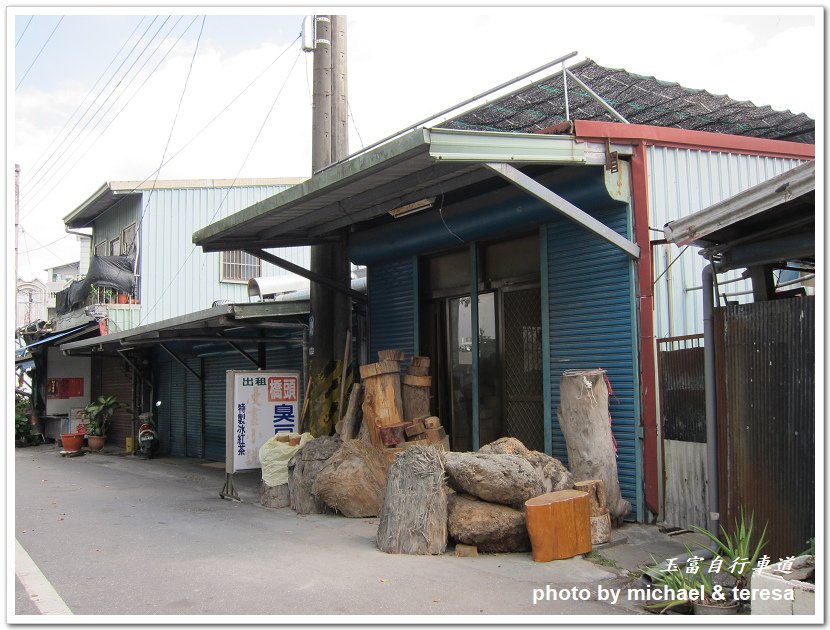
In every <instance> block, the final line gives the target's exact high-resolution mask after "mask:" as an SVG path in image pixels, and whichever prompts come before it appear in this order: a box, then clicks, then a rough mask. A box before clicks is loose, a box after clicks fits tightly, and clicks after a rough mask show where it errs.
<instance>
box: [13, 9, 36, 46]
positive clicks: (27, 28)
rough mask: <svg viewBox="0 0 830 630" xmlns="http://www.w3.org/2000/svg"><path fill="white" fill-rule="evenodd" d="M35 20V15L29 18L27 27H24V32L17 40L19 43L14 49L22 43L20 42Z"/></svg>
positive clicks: (16, 43)
mask: <svg viewBox="0 0 830 630" xmlns="http://www.w3.org/2000/svg"><path fill="white" fill-rule="evenodd" d="M34 19H35V16H34V15H30V16H29V21H28V22H26V26H24V27H23V32H22V33H20V37H18V38H17V41H16V42H15V43H14V47H15V48H17V45H18V44H19V43H20V40H21V39H23V36H24V35H25V34H26V31H28V30H29V24H31V23H32V20H34Z"/></svg>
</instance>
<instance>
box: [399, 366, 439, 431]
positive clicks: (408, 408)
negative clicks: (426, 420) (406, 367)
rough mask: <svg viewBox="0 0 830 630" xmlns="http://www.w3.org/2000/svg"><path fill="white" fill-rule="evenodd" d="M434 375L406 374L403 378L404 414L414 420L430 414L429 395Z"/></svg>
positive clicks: (408, 418)
mask: <svg viewBox="0 0 830 630" xmlns="http://www.w3.org/2000/svg"><path fill="white" fill-rule="evenodd" d="M431 388H432V377H430V376H412V375H411V374H404V376H403V379H402V392H401V395H402V398H403V415H404V418H405V419H407V420H414V419H415V418H421V417H423V416H428V415H429V395H430V390H431Z"/></svg>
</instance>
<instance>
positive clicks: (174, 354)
mask: <svg viewBox="0 0 830 630" xmlns="http://www.w3.org/2000/svg"><path fill="white" fill-rule="evenodd" d="M159 347H160V348H161V349H162V350H164V351H165V352H166V353H167V354H169V355H170V356H171V357H173V360H174V361H176V362H177V363H178V364H179V365H181V366H182V367H183V368H184V369H185V370H187V371H188V372H190V373H191V374H192V375H193V376H195V377H196V378H198V379H199V380H200V381H201V380H202V375H201V374H199V373H198V372H197V371H196V370H194V369H193V368H192V367H190V366H189V365H188V364H187V363H185V362H184V361H182V360H181V359H180V358H179V357H178V355H177V354H176V353H175V352H173V351H172V350H171V349H170V348H168V347H167V346H165V345H164V344H163V343H160V344H159Z"/></svg>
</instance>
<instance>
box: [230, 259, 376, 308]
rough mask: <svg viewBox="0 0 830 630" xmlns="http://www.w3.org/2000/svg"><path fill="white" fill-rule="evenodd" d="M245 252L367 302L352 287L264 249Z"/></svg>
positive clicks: (359, 300) (354, 298)
mask: <svg viewBox="0 0 830 630" xmlns="http://www.w3.org/2000/svg"><path fill="white" fill-rule="evenodd" d="M243 251H244V252H247V253H248V254H250V255H251V256H256V257H257V258H260V259H261V260H265V261H267V262H269V263H271V264H272V265H276V266H277V267H280V268H282V269H285V270H286V271H290V272H292V273H296V274H297V275H298V276H300V277H302V278H306V279H307V280H309V281H310V282H316V283H317V284H322V285H325V286H327V287H329V288H330V289H334V290H335V291H338V292H340V293H345V294H346V295H348V296H349V297H350V298H352V299H353V300H356V301H358V302H366V300H367V298H366V296H365V295H363V294H362V293H360V292H358V291H355V290H354V289H352V288H351V287H345V286H343V285H341V284H340V283H339V282H335V281H334V280H331V279H329V278H326V277H325V276H321V275H320V274H318V273H314V272H313V271H309V270H308V269H306V268H305V267H300V266H299V265H295V264H294V263H293V262H290V261H288V260H285V258H280V257H279V256H274V254H269V253H268V252H266V251H265V250H264V249H255V248H251V249H245V250H243Z"/></svg>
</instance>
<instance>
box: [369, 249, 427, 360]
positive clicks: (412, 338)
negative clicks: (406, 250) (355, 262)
mask: <svg viewBox="0 0 830 630" xmlns="http://www.w3.org/2000/svg"><path fill="white" fill-rule="evenodd" d="M417 277H418V276H417V259H416V258H415V257H409V258H402V259H400V260H391V261H388V262H383V263H378V264H376V265H371V266H370V267H369V268H368V275H367V290H368V293H369V359H370V361H377V360H378V350H385V349H390V348H397V349H400V350H403V351H404V355H405V362H408V361H409V359H410V357H412V355H413V354H414V353H415V348H416V345H417V342H416V332H417V331H416V328H417V325H416V322H415V312H416V311H415V307H416V299H417V293H416V291H417V289H416V286H417Z"/></svg>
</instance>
